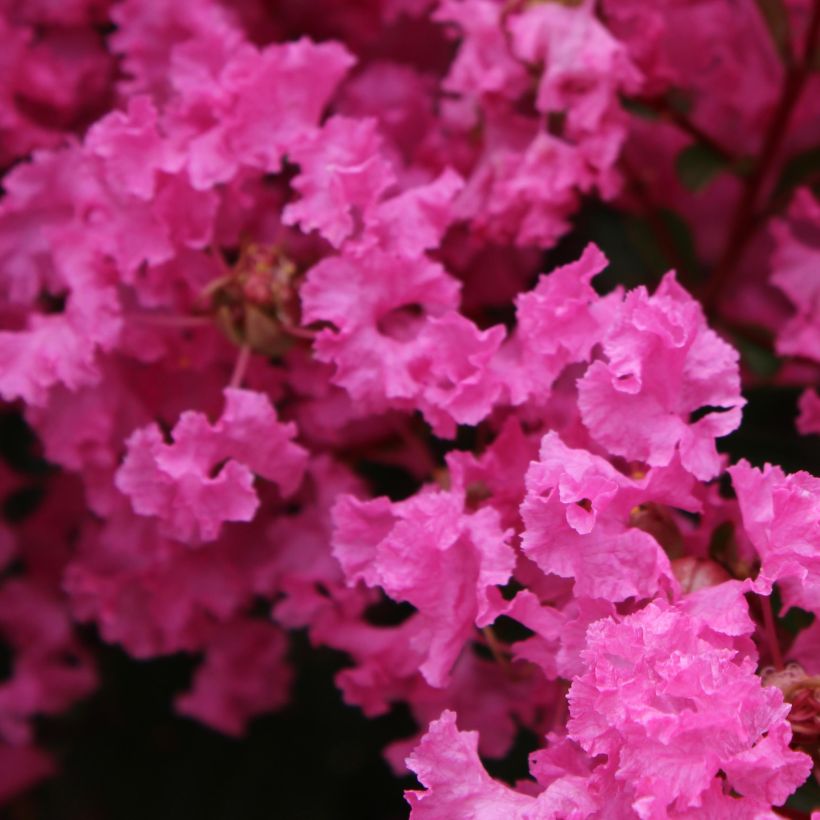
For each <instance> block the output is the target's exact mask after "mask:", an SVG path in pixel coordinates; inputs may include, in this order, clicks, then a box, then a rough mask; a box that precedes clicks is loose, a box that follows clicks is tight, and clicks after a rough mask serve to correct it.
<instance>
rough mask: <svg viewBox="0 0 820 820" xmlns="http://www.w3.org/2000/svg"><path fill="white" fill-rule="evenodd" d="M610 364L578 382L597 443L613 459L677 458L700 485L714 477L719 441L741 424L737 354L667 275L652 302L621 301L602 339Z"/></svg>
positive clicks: (635, 295) (642, 295) (645, 297)
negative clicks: (717, 439) (716, 446)
mask: <svg viewBox="0 0 820 820" xmlns="http://www.w3.org/2000/svg"><path fill="white" fill-rule="evenodd" d="M603 350H604V354H605V356H606V359H607V362H606V363H604V362H603V361H598V362H595V363H593V364H592V366H591V367H590V368H589V370H588V371H587V372H586V374H585V376H584V377H583V378H582V379H581V380H580V381H579V383H578V391H579V399H578V403H579V406H580V408H581V414H582V417H583V419H584V424H586V426H587V427H588V428H589V431H590V434H591V435H592V437H593V438H594V439H595V440H596V441H598V442H599V443H600V444H601V445H603V446H604V447H606V448H607V449H608V450H609V451H610V452H611V453H613V454H614V455H620V456H624V457H625V458H628V459H631V460H636V461H642V462H646V463H647V464H649V465H651V466H663V465H667V464H669V463H670V462H671V461H672V459H673V457H674V455H675V453H676V452H679V453H680V460H681V463H682V464H683V466H684V467H685V468H686V469H687V470H689V471H690V472H691V473H692V474H693V475H694V476H696V477H697V478H699V479H702V480H706V479H709V478H712V477H714V476H715V475H716V474H717V472H718V470H719V469H720V458H719V456H718V454H717V451H716V449H715V444H714V440H715V438H716V437H717V436H723V435H726V434H727V433H730V432H731V431H732V430H734V429H735V428H736V427H737V426H738V424H739V423H740V408H741V407H742V406H743V404H744V400H743V399H742V398H741V396H740V375H739V372H738V355H737V353H736V352H735V350H734V349H733V348H731V347H730V346H729V345H728V344H726V342H724V341H723V340H722V339H720V338H719V337H718V335H717V334H716V333H714V331H712V330H710V329H709V328H708V327H707V326H706V321H705V319H704V317H703V311H702V310H701V308H700V305H699V304H698V303H697V302H696V301H695V300H694V299H692V298H691V297H690V296H689V295H688V294H687V293H686V291H685V290H684V289H683V288H682V287H681V286H680V285H678V284H677V282H676V281H675V277H674V275H672V274H668V275H667V276H666V277H665V278H664V279H663V281H662V282H661V284H660V285H659V286H658V289H657V291H656V292H655V294H654V295H653V296H649V294H648V293H647V292H646V290H645V289H644V288H638V289H636V290H634V291H632V292H630V293H629V294H627V295H626V297H625V298H624V301H623V304H622V306H621V307H620V308H619V309H618V311H617V313H616V316H615V319H614V321H613V323H612V324H611V326H610V328H609V330H608V332H607V333H606V335H605V337H604V340H603Z"/></svg>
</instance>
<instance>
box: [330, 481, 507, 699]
mask: <svg viewBox="0 0 820 820" xmlns="http://www.w3.org/2000/svg"><path fill="white" fill-rule="evenodd" d="M334 522H335V525H336V532H335V534H334V537H333V554H334V555H335V556H336V558H338V560H339V562H340V563H341V565H342V567H343V569H344V571H345V575H346V577H347V580H348V583H350V584H355V583H356V582H357V581H363V582H364V583H365V585H367V586H369V587H376V586H380V587H381V588H382V589H383V590H384V591H385V592H386V593H387V594H388V595H389V596H390V597H391V598H393V599H394V600H397V601H407V602H409V603H411V604H413V606H415V607H416V609H418V611H419V612H418V615H417V616H416V617H417V618H418V620H419V622H420V624H421V625H422V626H423V633H422V634H423V637H422V635H419V636H418V638H417V639H416V640H420V641H423V643H422V644H419V646H420V647H421V646H423V647H424V655H425V659H424V661H423V663H422V664H421V666H420V669H421V673H422V674H423V675H424V677H425V678H426V680H427V681H428V682H429V683H430V684H431V685H433V686H444V685H446V683H447V681H448V679H449V672H450V669H451V667H452V665H453V663H454V662H455V660H456V658H457V657H458V654H459V653H460V652H461V649H462V647H463V645H464V642H465V641H466V640H467V638H468V637H469V636H470V634H471V633H472V631H473V630H474V629H475V627H476V626H479V627H481V626H486V625H487V624H489V623H492V621H493V620H494V619H495V617H496V613H497V612H498V611H499V610H498V600H499V599H498V597H497V594H496V590H495V586H496V585H502V584H505V583H506V582H507V581H508V580H509V578H510V575H511V573H512V570H513V565H514V563H515V554H514V552H513V551H512V548H511V547H510V546H509V545H508V543H507V539H508V538H509V535H510V534H509V532H504V531H503V530H502V529H501V527H500V521H499V517H498V514H497V513H496V512H495V510H492V509H490V508H486V509H483V510H479V511H478V512H475V513H473V514H467V513H465V512H464V508H463V500H462V499H461V498H460V497H459V496H458V495H455V494H450V493H445V492H440V491H433V490H427V491H425V492H422V493H420V494H418V495H416V496H414V497H413V498H410V499H408V500H407V501H402V502H397V503H392V504H391V502H390V501H388V500H387V499H386V498H377V499H374V500H373V501H364V502H363V501H358V500H356V499H355V498H353V497H352V496H342V497H341V498H340V499H339V501H338V502H337V504H336V507H335V509H334Z"/></svg>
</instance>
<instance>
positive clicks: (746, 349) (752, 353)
mask: <svg viewBox="0 0 820 820" xmlns="http://www.w3.org/2000/svg"><path fill="white" fill-rule="evenodd" d="M734 344H735V347H736V348H737V349H738V351H739V352H740V357H741V359H742V360H743V364H744V365H746V367H748V368H749V370H751V371H752V373H754V374H755V375H756V376H760V377H761V378H764V379H768V378H771V377H772V376H774V374H775V373H777V371H778V370H779V369H780V359H778V358H777V356H776V355H775V354H774V353H773V352H772V351H771V350H770V349H768V348H766V347H764V346H763V345H761V344H758V343H757V342H755V341H752V340H751V339H749V338H748V337H746V336H740V335H735V336H734Z"/></svg>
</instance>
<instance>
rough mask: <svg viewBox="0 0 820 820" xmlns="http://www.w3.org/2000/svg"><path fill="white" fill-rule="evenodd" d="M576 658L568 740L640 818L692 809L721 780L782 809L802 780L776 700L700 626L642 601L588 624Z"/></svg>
mask: <svg viewBox="0 0 820 820" xmlns="http://www.w3.org/2000/svg"><path fill="white" fill-rule="evenodd" d="M582 657H583V658H584V660H585V663H586V665H587V670H586V672H585V673H584V674H582V675H580V676H579V677H577V678H576V679H575V680H574V681H573V684H572V687H571V689H570V692H569V695H568V699H569V703H570V715H571V717H570V720H569V723H568V731H569V736H570V737H571V738H572V739H573V740H575V741H576V742H578V743H579V744H580V745H581V746H582V747H583V748H584V749H585V751H586V752H587V753H588V754H589V755H590V756H592V757H594V756H596V755H600V754H605V755H607V757H608V759H609V760H610V761H612V762H613V765H614V766H615V779H616V781H620V782H623V783H624V784H625V785H626V787H627V789H628V790H629V791H630V792H631V795H632V797H631V799H632V805H633V807H634V808H635V810H636V811H637V812H638V814H639V815H640V816H641V817H663V816H664V815H665V812H666V811H667V810H669V809H673V808H674V809H676V810H686V809H694V808H697V807H698V806H700V805H701V801H702V799H703V795H704V792H707V791H708V790H709V789H710V788H711V786H712V784H713V783H714V780H715V778H716V777H717V776H718V773H719V772H721V771H722V772H723V773H724V774H725V777H726V780H727V782H728V784H729V785H730V786H731V787H733V788H734V789H735V790H736V791H738V792H740V793H741V794H743V795H744V796H746V797H748V798H750V799H752V800H754V801H761V803H763V805H771V804H772V803H773V804H775V805H779V804H781V803H782V802H783V801H784V800H785V799H786V798H787V797H788V796H789V794H791V792H792V791H793V790H794V789H796V788H797V787H798V786H799V785H800V784H801V783H802V782H803V780H804V779H805V778H806V775H807V774H808V773H809V771H810V768H811V762H810V760H809V758H808V757H807V756H805V755H803V754H801V753H798V752H793V751H792V750H791V749H789V747H788V746H789V741H790V739H791V730H790V728H789V727H788V724H787V722H786V715H787V713H788V706H787V705H786V704H784V703H783V697H782V695H781V693H780V691H779V690H778V689H776V688H775V687H764V686H762V684H761V681H760V678H759V677H757V676H756V675H755V662H754V660H753V659H752V658H750V657H743V656H742V655H741V654H739V653H738V651H737V650H736V649H734V648H732V646H731V644H730V643H727V642H726V640H725V639H723V638H722V637H720V636H718V635H716V634H715V633H713V632H711V631H710V630H709V628H708V621H701V620H700V619H699V618H696V617H692V616H688V615H685V614H683V613H682V612H681V611H679V610H677V609H675V608H673V607H670V606H669V605H667V604H664V603H663V602H660V601H659V602H655V603H651V604H649V605H648V606H647V607H646V608H644V609H643V610H641V611H640V612H637V613H635V614H634V615H630V616H628V617H625V618H623V619H621V620H620V621H616V620H613V619H607V620H602V621H598V622H596V623H594V624H592V625H591V626H590V628H589V630H588V632H587V649H586V650H585V651H584V652H583V653H582Z"/></svg>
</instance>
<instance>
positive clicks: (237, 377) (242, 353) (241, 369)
mask: <svg viewBox="0 0 820 820" xmlns="http://www.w3.org/2000/svg"><path fill="white" fill-rule="evenodd" d="M250 361H251V349H250V348H249V347H248V346H247V345H242V347H240V348H239V355H238V356H237V357H236V362H235V364H234V366H233V373H231V380H230V381H229V382H228V387H241V386H242V380H243V379H244V378H245V374H246V373H247V372H248V365H249V364H250Z"/></svg>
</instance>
